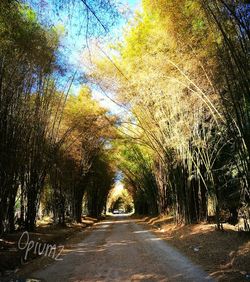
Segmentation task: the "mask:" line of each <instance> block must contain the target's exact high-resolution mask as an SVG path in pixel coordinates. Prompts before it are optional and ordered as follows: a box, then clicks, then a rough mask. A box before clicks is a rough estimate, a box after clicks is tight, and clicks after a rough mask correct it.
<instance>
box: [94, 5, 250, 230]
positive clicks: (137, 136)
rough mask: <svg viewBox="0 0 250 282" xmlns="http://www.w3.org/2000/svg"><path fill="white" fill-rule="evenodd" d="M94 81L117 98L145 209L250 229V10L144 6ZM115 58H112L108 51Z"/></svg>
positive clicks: (128, 168)
mask: <svg viewBox="0 0 250 282" xmlns="http://www.w3.org/2000/svg"><path fill="white" fill-rule="evenodd" d="M142 8H143V9H142V12H138V13H137V14H136V16H135V17H134V19H133V20H132V21H131V22H130V23H129V24H128V26H127V29H126V31H124V36H123V39H122V40H121V41H120V42H118V43H116V44H114V45H113V46H111V47H110V54H113V55H112V56H111V55H110V56H103V53H104V52H102V53H100V52H99V53H100V54H99V55H98V56H97V58H96V61H95V67H94V68H93V69H92V71H91V72H90V73H89V78H90V79H92V81H93V82H96V83H97V84H98V85H100V87H101V88H102V89H103V90H104V91H107V93H114V94H115V95H116V97H117V99H118V101H119V103H120V104H121V105H123V106H124V107H127V108H128V109H129V110H130V111H131V114H127V115H125V116H123V117H121V120H120V123H121V128H122V130H121V131H122V132H123V133H122V136H123V138H124V140H125V141H124V143H123V145H121V148H120V161H119V166H120V168H121V169H122V170H123V171H124V174H125V181H126V182H127V185H128V186H129V187H130V189H131V191H132V193H133V195H134V200H135V203H138V204H137V211H138V212H143V213H151V214H158V213H169V212H172V213H173V214H174V215H175V218H176V220H177V222H184V223H191V222H199V221H203V220H208V219H213V220H216V221H217V225H218V228H222V225H221V222H222V221H224V220H229V221H230V222H231V223H236V222H237V220H238V218H239V217H240V218H243V220H244V222H245V226H244V228H245V229H246V230H249V225H248V224H249V221H248V220H249V191H250V190H249V184H250V183H249V181H250V178H249V149H250V148H249V142H250V138H249V137H250V136H249V132H250V131H249V129H250V128H249V124H250V123H249V117H250V116H249V102H250V100H249V99H250V96H249V94H250V92H249V86H250V84H249V78H250V77H249V71H250V68H249V47H250V45H249V43H250V41H249V35H250V33H249V26H250V13H249V9H250V7H249V4H247V2H246V1H223V0H216V1H205V0H204V1H203V0H194V1H190V0H181V1H172V0H168V1H161V0H156V1H148V0H144V1H142ZM105 53H107V51H106V52H105Z"/></svg>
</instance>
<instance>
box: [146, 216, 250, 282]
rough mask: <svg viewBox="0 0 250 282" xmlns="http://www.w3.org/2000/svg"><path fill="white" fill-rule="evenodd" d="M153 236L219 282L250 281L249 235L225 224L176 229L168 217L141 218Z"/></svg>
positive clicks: (197, 225)
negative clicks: (172, 247) (218, 228)
mask: <svg viewBox="0 0 250 282" xmlns="http://www.w3.org/2000/svg"><path fill="white" fill-rule="evenodd" d="M140 222H141V224H145V223H146V224H147V225H148V226H149V227H150V228H151V229H152V230H153V231H154V232H155V233H156V234H157V236H159V237H161V238H162V239H164V240H166V241H167V242H168V243H169V244H171V245H172V246H174V247H175V248H177V249H178V250H179V251H181V252H182V253H183V254H185V255H186V256H187V257H189V258H190V259H191V260H192V261H193V262H194V263H196V264H199V265H201V266H202V267H203V269H204V270H205V271H207V272H208V273H209V274H210V275H211V276H212V277H213V278H215V279H216V280H218V281H237V282H239V281H250V234H249V233H244V232H238V231H237V230H236V227H234V226H232V225H229V224H224V231H218V230H216V228H215V224H207V223H201V224H190V225H176V224H175V223H174V222H173V219H172V218H171V217H168V216H158V217H142V218H141V219H140Z"/></svg>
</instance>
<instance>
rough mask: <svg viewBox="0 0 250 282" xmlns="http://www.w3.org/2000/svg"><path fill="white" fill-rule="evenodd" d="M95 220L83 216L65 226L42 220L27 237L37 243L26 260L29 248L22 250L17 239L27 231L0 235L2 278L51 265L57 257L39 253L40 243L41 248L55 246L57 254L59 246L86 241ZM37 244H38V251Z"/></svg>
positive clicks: (0, 268)
mask: <svg viewBox="0 0 250 282" xmlns="http://www.w3.org/2000/svg"><path fill="white" fill-rule="evenodd" d="M95 222H97V219H95V218H91V217H84V218H83V220H82V223H67V224H65V225H63V226H62V225H53V224H50V223H48V222H46V221H45V222H40V223H39V225H38V227H37V228H36V230H35V231H34V232H28V236H29V238H28V240H29V242H30V241H33V242H34V247H33V248H32V250H31V251H29V252H28V256H27V259H26V260H24V257H25V252H26V250H27V247H26V248H25V249H23V250H20V248H19V247H18V242H19V240H20V238H21V236H22V234H23V232H25V231H16V232H13V233H9V234H5V235H4V236H2V237H0V258H1V259H0V281H2V280H5V279H6V280H7V281H8V277H10V278H11V277H13V276H14V277H15V275H16V274H18V273H21V274H23V275H26V273H27V274H28V273H30V272H31V271H35V270H37V269H39V268H41V267H42V266H44V267H45V266H47V265H49V264H50V263H52V262H53V261H54V258H51V256H44V255H40V256H39V255H38V251H39V245H40V246H41V247H40V249H43V248H44V247H45V248H46V247H47V246H49V247H50V246H53V245H55V246H56V248H57V250H58V251H57V253H58V252H59V251H60V247H62V246H64V245H67V246H70V244H74V243H76V242H79V241H81V240H83V238H84V237H85V236H87V234H88V233H89V231H90V230H89V227H91V226H92V225H93V224H94V223H95ZM82 231H85V232H82ZM21 241H22V242H23V241H25V243H26V242H27V236H23V240H21ZM36 243H39V244H38V245H37V246H38V247H37V249H36V252H35V251H34V249H35V244H36Z"/></svg>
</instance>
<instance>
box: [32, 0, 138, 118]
mask: <svg viewBox="0 0 250 282" xmlns="http://www.w3.org/2000/svg"><path fill="white" fill-rule="evenodd" d="M53 1H54V3H55V0H28V2H29V3H30V4H31V6H32V7H33V9H35V11H36V12H37V14H38V18H39V21H41V22H42V23H43V24H47V25H50V26H51V25H52V26H57V27H60V29H62V27H63V29H64V36H63V38H62V40H61V48H60V56H59V57H60V59H61V60H63V61H64V62H66V63H68V64H69V65H71V67H70V68H69V69H70V72H73V71H74V70H78V73H79V74H83V75H84V66H83V65H82V64H80V63H79V59H80V58H81V55H82V54H83V53H84V52H85V51H86V46H87V44H86V42H87V41H86V30H87V29H86V22H87V17H86V9H84V6H83V5H82V4H81V1H79V2H77V1H76V3H78V4H77V5H76V6H75V7H74V8H72V7H67V8H65V9H60V10H58V9H56V8H55V5H54V4H53ZM114 2H115V3H118V1H114ZM140 2H141V1H140V0H120V1H119V11H123V12H124V11H126V12H125V13H123V14H120V17H118V18H116V21H115V23H114V24H113V25H109V21H111V20H112V18H111V17H110V18H109V15H108V13H107V15H105V10H104V11H101V14H100V19H101V20H102V22H103V24H104V25H107V26H109V29H110V30H109V33H108V34H106V33H105V32H104V30H103V28H102V27H101V25H100V24H99V23H98V22H97V20H96V19H95V18H94V17H93V16H92V18H91V24H89V27H88V28H89V29H88V30H89V33H88V42H91V40H92V39H96V38H98V39H101V40H102V42H103V43H104V44H105V40H107V42H110V40H114V39H115V38H120V37H121V36H122V32H123V27H124V25H125V24H126V22H127V20H128V19H129V18H131V17H132V16H133V13H134V11H135V10H137V9H139V8H140ZM88 3H91V1H88ZM93 9H94V7H93ZM98 16H99V15H98ZM89 17H91V14H90V13H89ZM65 81H66V78H61V82H62V84H64V83H65ZM79 87H80V85H79V83H78V82H75V83H74V84H73V87H72V91H73V92H77V91H78V89H79ZM93 94H94V98H95V99H97V100H99V101H100V103H101V104H102V105H103V106H105V107H106V108H108V109H109V110H110V111H111V112H113V113H116V114H119V113H120V111H122V109H120V108H119V107H118V106H117V105H116V104H115V103H113V102H112V101H111V100H110V99H108V98H107V97H106V96H104V95H103V94H102V93H101V92H99V91H98V90H96V89H93Z"/></svg>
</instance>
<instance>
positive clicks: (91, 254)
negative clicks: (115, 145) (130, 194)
mask: <svg viewBox="0 0 250 282" xmlns="http://www.w3.org/2000/svg"><path fill="white" fill-rule="evenodd" d="M31 276H32V277H33V278H37V279H41V280H42V281H46V282H57V281H58V282H59V281H60V282H62V281H70V282H80V281H86V282H94V281H100V282H102V281H107V282H111V281H118V282H123V281H160V282H163V281H178V282H179V281H180V282H181V281H197V282H202V281H208V280H209V281H211V280H212V279H211V278H210V277H209V276H208V274H207V273H205V272H204V271H203V270H202V269H201V268H200V267H199V266H197V265H194V264H193V263H192V262H191V261H190V260H189V259H188V258H186V257H185V256H183V255H182V254H181V253H179V252H178V251H177V250H176V249H174V248H173V247H171V246H169V245H168V243H167V242H165V241H164V240H162V239H161V238H158V237H157V236H156V235H155V234H153V233H152V232H151V231H149V230H148V228H146V227H145V225H143V224H140V223H139V220H136V219H131V218H129V217H121V216H117V217H113V218H108V219H107V220H104V221H101V222H99V223H96V224H95V225H94V226H93V230H92V231H91V232H90V234H89V235H88V236H86V238H85V239H84V240H82V241H81V242H80V243H77V244H73V246H72V248H71V250H70V251H69V252H68V253H66V254H64V255H63V257H62V260H61V261H56V262H54V263H52V264H50V265H49V266H47V267H46V268H44V269H42V270H39V271H36V272H34V273H32V275H31Z"/></svg>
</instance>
